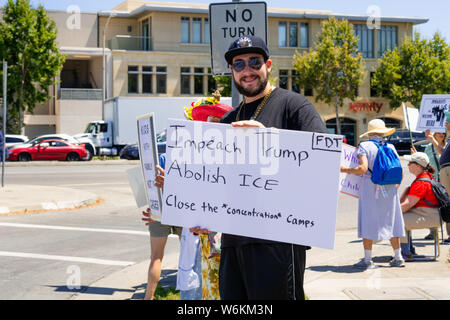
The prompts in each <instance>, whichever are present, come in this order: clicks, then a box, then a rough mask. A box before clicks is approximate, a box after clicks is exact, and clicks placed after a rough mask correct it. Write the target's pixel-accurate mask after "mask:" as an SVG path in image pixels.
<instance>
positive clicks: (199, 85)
mask: <svg viewBox="0 0 450 320" xmlns="http://www.w3.org/2000/svg"><path fill="white" fill-rule="evenodd" d="M204 75H205V74H204V73H203V68H194V94H203V93H204V92H203V91H204V90H203V76H204Z"/></svg>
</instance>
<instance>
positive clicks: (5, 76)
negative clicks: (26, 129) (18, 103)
mask: <svg viewBox="0 0 450 320" xmlns="http://www.w3.org/2000/svg"><path fill="white" fill-rule="evenodd" d="M7 83H8V63H7V62H6V61H5V60H3V143H2V188H3V187H4V186H5V161H6V152H5V151H6V93H7V92H6V85H7Z"/></svg>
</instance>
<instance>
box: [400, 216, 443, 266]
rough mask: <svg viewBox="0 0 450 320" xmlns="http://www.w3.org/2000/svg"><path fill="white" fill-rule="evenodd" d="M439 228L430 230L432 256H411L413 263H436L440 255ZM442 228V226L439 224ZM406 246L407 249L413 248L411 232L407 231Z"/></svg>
mask: <svg viewBox="0 0 450 320" xmlns="http://www.w3.org/2000/svg"><path fill="white" fill-rule="evenodd" d="M438 228H439V227H434V228H430V231H432V233H433V234H434V255H413V259H414V261H436V260H437V258H438V257H439V255H440V254H441V251H440V247H439V231H438ZM441 228H442V224H441ZM407 237H408V244H409V247H410V248H412V247H413V243H412V236H411V230H408V231H407Z"/></svg>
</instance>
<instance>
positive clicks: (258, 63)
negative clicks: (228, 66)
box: [232, 58, 263, 72]
mask: <svg viewBox="0 0 450 320" xmlns="http://www.w3.org/2000/svg"><path fill="white" fill-rule="evenodd" d="M262 65H263V62H262V60H261V59H259V58H250V60H249V61H248V66H249V67H250V68H252V69H253V70H259V69H261V67H262ZM232 66H233V69H234V71H236V72H241V71H242V70H244V69H245V61H243V60H237V61H235V62H234V63H233V64H232Z"/></svg>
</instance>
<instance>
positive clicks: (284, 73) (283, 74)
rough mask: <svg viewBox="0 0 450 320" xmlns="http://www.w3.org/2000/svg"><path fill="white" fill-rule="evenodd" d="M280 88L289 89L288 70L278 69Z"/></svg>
mask: <svg viewBox="0 0 450 320" xmlns="http://www.w3.org/2000/svg"><path fill="white" fill-rule="evenodd" d="M280 88H283V89H286V90H289V71H288V70H280Z"/></svg>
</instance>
